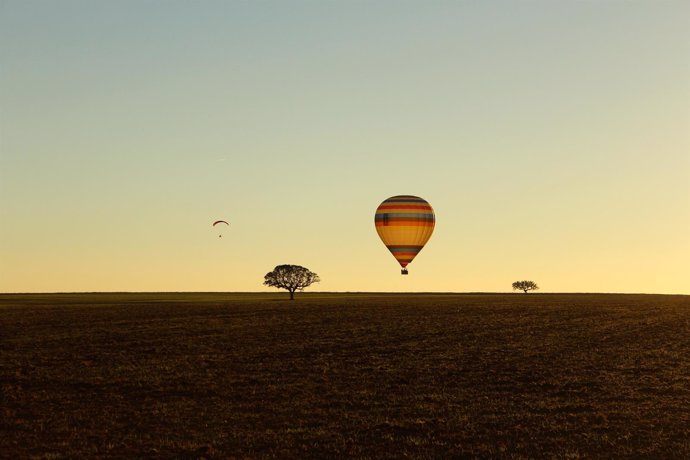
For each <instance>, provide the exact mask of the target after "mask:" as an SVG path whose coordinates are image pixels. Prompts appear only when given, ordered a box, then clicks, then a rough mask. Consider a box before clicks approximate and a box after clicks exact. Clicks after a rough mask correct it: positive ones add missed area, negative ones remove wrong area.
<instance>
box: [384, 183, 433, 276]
mask: <svg viewBox="0 0 690 460" xmlns="http://www.w3.org/2000/svg"><path fill="white" fill-rule="evenodd" d="M374 223H375V224H376V232H377V233H378V234H379V237H380V238H381V241H383V244H385V245H386V247H387V248H388V250H389V251H390V252H391V253H392V254H393V257H395V260H397V261H398V262H399V263H400V266H401V267H402V270H401V271H400V273H401V274H403V275H407V264H409V263H410V262H412V260H414V258H415V257H416V256H417V254H418V253H419V251H421V250H422V248H423V247H424V245H425V244H426V242H427V241H429V238H430V237H431V234H432V233H433V231H434V225H435V223H436V217H435V216H434V209H433V208H432V207H431V205H430V204H429V203H428V202H427V201H426V200H424V199H422V198H419V197H417V196H412V195H397V196H392V197H390V198H388V199H387V200H385V201H384V202H383V203H381V204H380V205H379V207H378V208H376V216H375V217H374Z"/></svg>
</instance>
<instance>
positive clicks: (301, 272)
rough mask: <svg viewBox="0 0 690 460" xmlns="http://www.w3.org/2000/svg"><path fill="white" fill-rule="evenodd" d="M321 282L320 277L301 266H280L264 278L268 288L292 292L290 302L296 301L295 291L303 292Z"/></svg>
mask: <svg viewBox="0 0 690 460" xmlns="http://www.w3.org/2000/svg"><path fill="white" fill-rule="evenodd" d="M319 281H321V280H320V279H319V275H317V274H316V273H314V272H311V271H309V270H307V269H306V268H304V267H300V266H299V265H278V266H277V267H276V268H274V269H273V271H272V272H268V273H266V276H264V284H265V285H266V286H273V287H276V288H279V289H287V290H288V291H289V292H290V300H294V299H295V291H301V290H303V289H304V288H305V287H307V286H310V285H311V284H312V283H318V282H319Z"/></svg>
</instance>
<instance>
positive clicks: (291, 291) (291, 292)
mask: <svg viewBox="0 0 690 460" xmlns="http://www.w3.org/2000/svg"><path fill="white" fill-rule="evenodd" d="M290 300H295V291H293V290H292V289H291V290H290Z"/></svg>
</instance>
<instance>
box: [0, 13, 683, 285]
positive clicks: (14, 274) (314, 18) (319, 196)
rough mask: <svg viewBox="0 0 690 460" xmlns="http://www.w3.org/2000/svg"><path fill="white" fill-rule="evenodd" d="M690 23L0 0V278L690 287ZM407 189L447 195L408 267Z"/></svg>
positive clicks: (663, 17)
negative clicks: (394, 222) (400, 227)
mask: <svg viewBox="0 0 690 460" xmlns="http://www.w3.org/2000/svg"><path fill="white" fill-rule="evenodd" d="M689 31H690V3H689V2H687V1H685V0H678V1H668V0H659V1H635V0H632V1H617V0H616V1H587V0H585V1H567V0H563V1H557V2H554V1H552V0H543V1H542V0H526V1H496V0H493V1H482V2H478V1H469V0H468V1H462V0H458V1H407V0H398V1H358V0H356V1H344V0H343V1H327V2H322V1H317V0H312V1H301V0H299V1H298V0H288V1H284V0H280V1H268V0H267V1H257V2H253V1H252V2H250V1H214V0H206V1H198V2H190V1H175V0H166V1H154V0H139V1H132V0H119V1H117V2H108V1H91V0H89V1H86V0H83V1H72V0H61V1H57V2H56V1H52V0H51V1H49V0H43V1H36V0H0V292H77V291H269V290H274V289H273V288H268V287H265V286H263V285H262V282H263V277H264V275H265V274H266V273H267V272H269V271H270V270H272V269H273V267H274V266H276V265H279V264H296V265H302V266H305V267H307V268H309V269H311V270H312V271H314V272H316V273H318V274H319V275H320V277H321V280H322V281H321V282H320V283H319V284H317V285H314V286H312V287H311V288H309V289H308V290H311V291H405V292H407V291H425V292H436V291H438V292H469V291H472V292H474V291H491V292H508V291H511V284H512V282H513V281H517V280H523V279H526V280H533V281H535V282H537V283H538V284H539V286H540V287H541V292H645V293H669V294H671V293H680V294H690V276H689V274H690V32H689ZM401 194H409V195H416V196H420V197H422V198H424V199H426V200H427V201H428V202H429V203H430V204H431V205H432V206H433V207H434V210H435V213H436V228H435V231H434V234H433V235H432V237H431V239H430V240H429V242H428V243H427V245H426V247H425V248H424V249H423V250H422V251H421V253H420V254H419V255H418V257H417V258H416V259H415V260H414V261H413V262H412V263H411V264H410V265H409V267H408V268H409V270H410V274H409V275H408V276H401V275H400V267H399V266H398V265H397V263H396V261H395V259H394V258H393V256H392V255H391V254H390V253H389V252H388V251H387V249H386V248H385V246H384V245H383V243H382V242H381V241H380V239H379V237H378V235H377V233H376V231H375V228H374V211H375V210H376V208H377V206H378V205H379V204H380V203H381V202H382V201H383V200H385V199H386V198H388V197H390V196H393V195H401ZM219 219H223V220H227V221H228V222H229V223H230V227H228V228H227V229H226V230H225V232H224V234H223V237H222V238H218V232H217V229H216V228H213V227H212V226H211V224H212V222H213V221H215V220H219Z"/></svg>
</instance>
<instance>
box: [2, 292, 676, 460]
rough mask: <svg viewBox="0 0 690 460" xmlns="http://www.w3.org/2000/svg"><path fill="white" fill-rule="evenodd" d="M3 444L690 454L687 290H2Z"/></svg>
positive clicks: (222, 454) (110, 449)
mask: <svg viewBox="0 0 690 460" xmlns="http://www.w3.org/2000/svg"><path fill="white" fill-rule="evenodd" d="M0 391H1V395H0V396H1V399H0V456H2V457H3V458H12V459H15V458H37V459H62V458H65V459H67V458H70V459H71V458H190V459H191V458H295V459H309V458H343V457H347V458H361V459H366V458H371V459H374V458H376V459H378V458H406V457H409V458H420V459H425V458H429V459H431V458H435V459H441V458H474V457H477V458H557V459H566V458H567V459H575V458H585V457H589V458H592V457H593V458H625V457H635V458H650V459H652V458H653V459H662V458H663V459H669V458H690V297H688V296H661V295H613V294H611V295H604V294H580V295H575V294H573V295H568V294H528V295H524V294H505V295H504V294H494V295H491V294H476V295H473V294H462V295H460V294H448V295H445V294H435V295H432V294H415V295H398V294H379V295H376V294H318V293H312V294H308V293H307V294H298V295H297V299H296V300H295V301H294V302H290V301H289V300H287V294H286V293H276V294H271V295H268V294H220V293H219V294H63V295H57V294H50V295H48V294H46V295H0Z"/></svg>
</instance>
